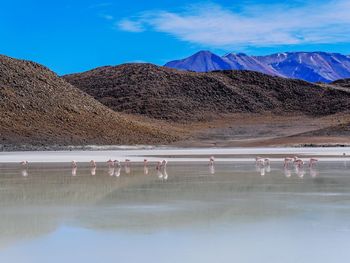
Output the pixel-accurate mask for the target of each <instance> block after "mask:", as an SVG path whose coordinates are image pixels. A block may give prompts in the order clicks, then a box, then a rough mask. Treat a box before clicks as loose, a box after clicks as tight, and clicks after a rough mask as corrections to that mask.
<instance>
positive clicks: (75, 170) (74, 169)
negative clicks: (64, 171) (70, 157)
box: [72, 167, 78, 176]
mask: <svg viewBox="0 0 350 263" xmlns="http://www.w3.org/2000/svg"><path fill="white" fill-rule="evenodd" d="M77 169H78V168H77V167H73V168H72V176H76V175H77Z"/></svg>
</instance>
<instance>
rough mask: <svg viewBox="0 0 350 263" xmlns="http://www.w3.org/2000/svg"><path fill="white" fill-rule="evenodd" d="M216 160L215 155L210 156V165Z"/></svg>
mask: <svg viewBox="0 0 350 263" xmlns="http://www.w3.org/2000/svg"><path fill="white" fill-rule="evenodd" d="M214 161H215V159H214V156H210V158H209V165H210V166H214Z"/></svg>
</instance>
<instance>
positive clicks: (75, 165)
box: [72, 160, 78, 168]
mask: <svg viewBox="0 0 350 263" xmlns="http://www.w3.org/2000/svg"><path fill="white" fill-rule="evenodd" d="M77 167H78V163H77V161H75V160H73V161H72V168H77Z"/></svg>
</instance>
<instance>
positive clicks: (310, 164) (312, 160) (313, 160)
mask: <svg viewBox="0 0 350 263" xmlns="http://www.w3.org/2000/svg"><path fill="white" fill-rule="evenodd" d="M317 162H318V159H316V158H311V159H310V161H309V167H312V166H314V165H315V164H316V163H317Z"/></svg>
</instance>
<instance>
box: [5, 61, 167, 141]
mask: <svg viewBox="0 0 350 263" xmlns="http://www.w3.org/2000/svg"><path fill="white" fill-rule="evenodd" d="M0 123H1V125H0V146H1V145H36V146H40V145H52V144H59V145H77V144H79V145H84V144H133V143H157V142H162V143H164V142H168V141H171V140H173V139H174V137H172V136H171V135H170V134H169V133H165V132H164V133H163V132H162V131H160V130H158V129H156V128H153V127H152V126H151V125H148V124H144V123H141V122H138V121H134V120H132V119H129V118H128V117H126V116H124V115H123V114H119V113H116V112H114V111H112V110H110V109H108V108H107V107H105V106H104V105H102V104H101V103H99V102H98V101H96V100H95V99H94V98H93V97H91V96H89V95H88V94H86V93H84V92H82V91H81V90H79V89H77V88H75V87H73V86H72V85H71V84H69V83H68V82H66V81H65V80H64V79H62V78H60V77H58V76H57V75H56V74H55V73H53V72H52V71H50V70H49V69H47V68H45V67H43V66H41V65H39V64H37V63H33V62H29V61H24V60H17V59H12V58H9V57H6V56H0Z"/></svg>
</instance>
